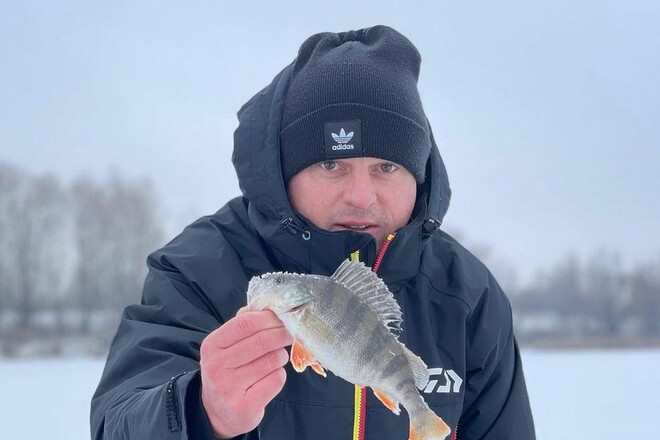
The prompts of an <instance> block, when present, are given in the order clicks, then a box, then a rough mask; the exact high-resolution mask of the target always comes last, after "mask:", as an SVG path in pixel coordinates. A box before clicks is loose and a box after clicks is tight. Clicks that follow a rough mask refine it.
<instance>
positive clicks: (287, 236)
mask: <svg viewBox="0 0 660 440" xmlns="http://www.w3.org/2000/svg"><path fill="white" fill-rule="evenodd" d="M294 64H295V61H294V63H292V64H290V65H289V66H287V67H286V68H284V69H283V70H282V71H281V72H280V73H279V74H278V75H277V76H276V77H275V78H274V79H273V81H272V83H271V84H270V85H268V86H267V87H265V88H264V89H263V90H261V91H260V92H259V93H257V94H256V95H255V96H254V97H252V98H251V99H250V100H249V101H248V102H247V103H246V104H245V105H243V107H242V108H241V109H240V110H239V112H238V120H239V126H238V128H237V129H236V131H235V133H234V152H233V155H232V162H233V164H234V167H235V169H236V173H237V175H238V181H239V185H240V188H241V191H242V193H243V196H244V198H245V199H246V200H247V201H248V206H249V207H248V213H249V216H250V222H251V224H252V225H253V227H254V228H255V229H256V230H257V232H258V233H259V234H260V235H261V237H262V238H263V239H264V240H265V241H266V242H267V243H268V244H269V245H270V246H271V247H272V248H273V253H274V254H275V256H276V257H277V258H278V259H279V260H280V262H281V264H282V267H283V269H286V270H295V271H304V272H311V273H319V274H331V273H332V272H333V271H334V269H335V268H336V267H337V266H338V265H339V264H340V263H341V261H342V260H343V259H345V258H347V256H348V255H349V254H350V253H351V252H354V251H355V250H360V251H361V255H363V256H366V257H367V259H366V260H365V261H366V262H367V263H368V262H369V260H368V258H369V257H371V258H375V253H376V249H375V240H374V239H373V237H371V236H370V235H369V234H365V233H360V232H354V231H339V232H329V231H324V230H321V229H319V228H317V227H315V226H314V225H313V224H311V222H309V221H308V220H306V219H305V218H303V217H302V216H300V215H299V214H297V213H296V212H295V211H294V210H293V208H292V207H291V204H290V203H289V199H288V196H287V192H286V186H285V182H284V178H283V173H282V166H281V160H280V128H281V127H280V126H281V119H282V111H283V106H284V101H285V97H286V93H287V88H288V85H289V80H290V78H291V73H292V70H293V66H294ZM431 140H432V148H431V153H430V156H429V159H428V162H427V166H426V181H425V183H424V184H423V185H422V186H421V187H420V188H419V190H418V201H417V205H416V208H415V213H414V214H413V215H414V218H413V219H412V220H411V222H410V224H409V225H408V226H406V227H404V228H402V230H401V231H400V233H399V234H398V235H397V241H404V242H406V243H408V242H410V244H409V245H408V246H411V247H414V248H415V249H416V250H415V252H419V251H421V243H419V241H420V240H417V239H414V240H412V241H411V240H410V239H409V238H410V237H408V238H406V239H405V240H399V238H398V237H399V235H401V232H405V234H404V235H407V236H413V237H418V236H419V237H421V235H424V233H428V232H429V231H430V232H432V231H434V230H435V229H437V227H439V226H440V224H441V222H442V219H443V218H444V216H445V214H446V212H447V209H448V207H449V200H450V196H451V191H450V188H449V181H448V178H447V172H446V169H445V166H444V163H443V161H442V158H441V156H440V153H439V151H438V147H437V145H436V143H435V141H434V140H433V136H432V135H431ZM415 242H417V243H415ZM321 256H323V257H321ZM411 260H418V258H412V259H411Z"/></svg>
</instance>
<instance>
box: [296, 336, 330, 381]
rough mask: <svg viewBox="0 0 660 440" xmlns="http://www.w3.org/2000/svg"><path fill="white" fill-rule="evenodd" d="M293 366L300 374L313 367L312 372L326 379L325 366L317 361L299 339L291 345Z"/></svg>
mask: <svg viewBox="0 0 660 440" xmlns="http://www.w3.org/2000/svg"><path fill="white" fill-rule="evenodd" d="M291 365H293V369H294V370H296V371H297V372H298V373H302V372H303V371H305V368H307V367H312V370H314V371H316V372H317V373H318V374H320V375H321V376H323V377H326V374H325V370H324V369H323V366H322V365H321V364H319V363H318V362H317V361H316V358H315V357H314V355H313V354H312V353H311V352H310V351H309V350H308V349H307V348H306V347H305V346H304V345H303V343H302V342H300V341H299V340H297V339H296V340H295V341H293V344H292V345H291Z"/></svg>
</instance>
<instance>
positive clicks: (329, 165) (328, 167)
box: [321, 160, 337, 171]
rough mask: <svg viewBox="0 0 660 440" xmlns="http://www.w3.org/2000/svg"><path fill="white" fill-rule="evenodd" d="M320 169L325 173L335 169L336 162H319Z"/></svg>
mask: <svg viewBox="0 0 660 440" xmlns="http://www.w3.org/2000/svg"><path fill="white" fill-rule="evenodd" d="M321 168H323V169H324V170H326V171H332V170H336V169H337V162H335V161H334V160H326V161H325V162H321Z"/></svg>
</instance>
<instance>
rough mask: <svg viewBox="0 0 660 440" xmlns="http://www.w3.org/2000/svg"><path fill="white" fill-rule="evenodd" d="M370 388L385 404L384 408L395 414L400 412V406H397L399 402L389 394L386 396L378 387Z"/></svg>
mask: <svg viewBox="0 0 660 440" xmlns="http://www.w3.org/2000/svg"><path fill="white" fill-rule="evenodd" d="M372 390H373V391H374V394H375V395H376V397H378V400H380V401H381V402H382V403H383V405H385V407H386V408H388V409H389V410H390V411H392V412H393V413H394V414H396V415H397V416H398V415H399V414H401V407H400V406H399V402H397V401H396V400H394V399H392V398H391V397H390V396H388V395H387V394H385V393H384V392H382V391H381V390H379V389H376V388H372Z"/></svg>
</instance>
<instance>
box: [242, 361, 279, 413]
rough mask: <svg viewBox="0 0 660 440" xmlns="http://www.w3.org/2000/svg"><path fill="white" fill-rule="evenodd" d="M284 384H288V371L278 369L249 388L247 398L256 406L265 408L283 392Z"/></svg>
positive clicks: (246, 393)
mask: <svg viewBox="0 0 660 440" xmlns="http://www.w3.org/2000/svg"><path fill="white" fill-rule="evenodd" d="M284 382H286V371H285V370H284V368H278V369H277V370H275V371H273V372H272V373H270V374H268V375H267V376H265V377H264V378H263V379H261V380H260V381H258V382H257V383H255V384H254V385H252V386H251V387H250V388H248V389H247V391H246V392H245V398H246V399H247V400H249V401H251V402H254V404H255V405H256V406H260V407H265V406H266V405H267V404H268V403H269V402H270V401H271V400H273V398H274V397H275V396H277V394H278V393H279V392H280V391H282V388H283V387H284Z"/></svg>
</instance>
